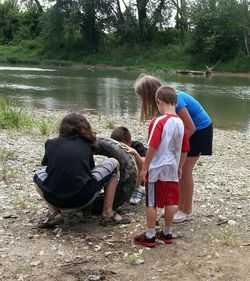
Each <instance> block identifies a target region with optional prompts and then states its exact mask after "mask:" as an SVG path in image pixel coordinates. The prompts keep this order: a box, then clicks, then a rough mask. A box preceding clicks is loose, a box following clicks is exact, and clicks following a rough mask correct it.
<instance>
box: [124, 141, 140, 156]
mask: <svg viewBox="0 0 250 281" xmlns="http://www.w3.org/2000/svg"><path fill="white" fill-rule="evenodd" d="M121 146H122V147H123V148H124V149H125V150H126V151H127V152H128V153H130V154H132V155H134V156H135V155H136V154H137V153H138V152H137V151H136V150H135V149H134V148H132V147H130V146H128V145H126V144H125V143H121Z"/></svg>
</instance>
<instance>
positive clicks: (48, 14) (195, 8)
mask: <svg viewBox="0 0 250 281" xmlns="http://www.w3.org/2000/svg"><path fill="white" fill-rule="evenodd" d="M39 1H40V0H23V1H22V2H21V4H20V2H19V1H17V0H5V1H4V2H3V3H1V4H0V45H8V44H12V45H15V44H16V45H17V44H23V43H25V42H26V43H27V42H29V46H30V48H32V46H33V47H34V46H35V48H38V49H39V50H40V51H41V52H42V53H44V54H48V55H56V54H61V58H64V59H67V58H68V54H72V55H73V54H75V55H76V56H78V55H88V54H90V53H95V52H101V50H102V47H103V46H110V48H111V47H112V48H115V47H117V46H123V45H126V46H135V45H139V46H140V45H147V46H155V45H158V46H167V45H171V44H176V45H181V46H182V47H183V48H184V50H185V52H186V53H187V54H189V55H191V56H194V57H196V58H199V59H201V60H202V61H204V62H215V63H216V62H218V61H225V60H229V59H232V58H234V57H236V56H248V57H249V56H250V1H247V0H190V1H188V0H129V1H125V0H56V1H53V2H48V3H47V4H46V5H45V4H44V2H39Z"/></svg>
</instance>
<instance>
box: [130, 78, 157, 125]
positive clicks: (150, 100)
mask: <svg viewBox="0 0 250 281" xmlns="http://www.w3.org/2000/svg"><path fill="white" fill-rule="evenodd" d="M160 86H161V82H160V80H158V79H157V78H155V77H153V76H150V75H141V76H139V77H138V79H137V80H136V81H135V85H134V87H135V92H136V94H138V95H139V96H140V97H141V99H142V106H141V121H146V120H148V119H151V118H152V117H154V116H155V115H156V114H157V112H158V109H157V104H156V101H155V94H156V91H157V89H158V88H159V87H160Z"/></svg>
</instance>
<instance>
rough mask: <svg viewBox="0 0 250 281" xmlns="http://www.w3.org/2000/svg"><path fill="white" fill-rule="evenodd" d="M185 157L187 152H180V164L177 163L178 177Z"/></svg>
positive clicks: (180, 175) (180, 174)
mask: <svg viewBox="0 0 250 281" xmlns="http://www.w3.org/2000/svg"><path fill="white" fill-rule="evenodd" d="M186 158H187V152H182V153H181V158H180V164H179V168H178V177H179V179H180V178H181V177H182V168H183V165H184V163H185V160H186Z"/></svg>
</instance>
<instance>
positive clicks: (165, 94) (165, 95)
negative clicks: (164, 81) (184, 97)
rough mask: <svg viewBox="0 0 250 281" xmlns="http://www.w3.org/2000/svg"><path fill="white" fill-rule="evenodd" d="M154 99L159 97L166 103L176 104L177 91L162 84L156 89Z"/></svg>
mask: <svg viewBox="0 0 250 281" xmlns="http://www.w3.org/2000/svg"><path fill="white" fill-rule="evenodd" d="M155 99H156V101H157V100H158V99H159V100H161V101H163V102H165V103H167V104H171V105H176V104H177V93H176V90H175V89H174V88H172V87H168V86H162V87H160V88H159V89H158V90H157V91H156V95H155Z"/></svg>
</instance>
